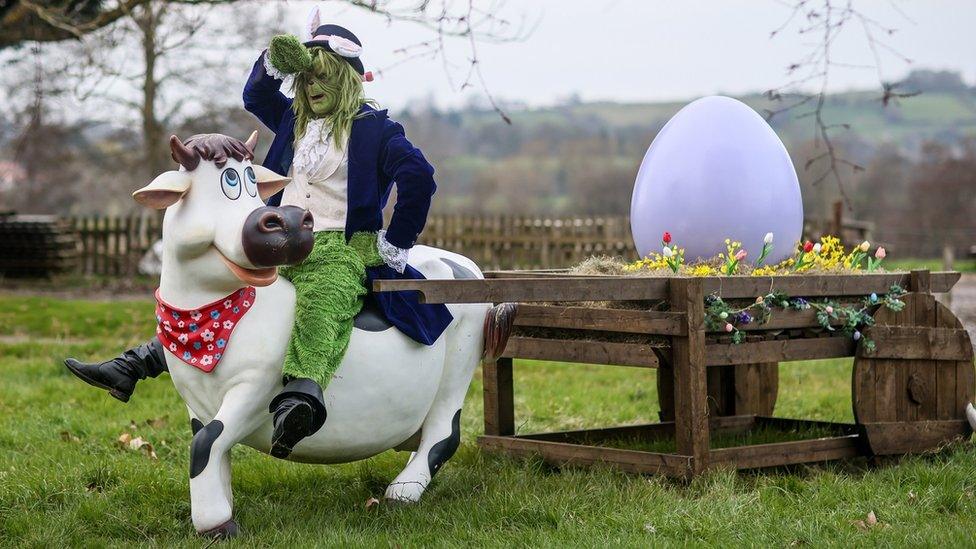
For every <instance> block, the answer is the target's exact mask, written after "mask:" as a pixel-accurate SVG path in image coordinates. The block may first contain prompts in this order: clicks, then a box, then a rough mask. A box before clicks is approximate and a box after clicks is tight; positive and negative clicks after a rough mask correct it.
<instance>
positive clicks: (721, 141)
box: [630, 96, 803, 264]
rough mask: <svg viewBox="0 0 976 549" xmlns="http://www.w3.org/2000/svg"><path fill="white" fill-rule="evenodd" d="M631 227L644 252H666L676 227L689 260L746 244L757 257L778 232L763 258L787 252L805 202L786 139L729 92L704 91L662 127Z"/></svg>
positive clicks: (644, 168)
mask: <svg viewBox="0 0 976 549" xmlns="http://www.w3.org/2000/svg"><path fill="white" fill-rule="evenodd" d="M630 225H631V230H632V231H633V236H634V243H635V244H636V245H637V251H638V252H639V253H640V254H641V256H646V255H648V254H649V253H651V252H656V253H661V236H662V234H663V233H664V232H665V231H668V232H670V233H671V235H672V238H673V239H674V240H673V243H674V244H677V245H678V246H679V247H682V248H685V259H686V261H693V260H694V259H696V258H699V257H701V258H708V257H712V256H715V255H717V254H718V253H719V252H723V251H725V239H726V238H731V239H733V240H737V241H740V242H742V246H743V248H744V249H745V250H746V251H747V252H748V254H749V256H748V257H747V259H746V261H754V260H755V259H756V258H757V257H758V255H759V252H760V251H761V250H762V245H763V237H764V236H765V235H766V233H768V232H771V233H773V235H774V244H773V251H772V253H771V254H770V255H769V258H768V259H767V260H766V264H772V263H778V262H779V261H782V260H784V259H786V258H787V257H790V256H791V255H792V253H793V250H794V245H795V244H796V242H797V241H799V240H800V238H801V236H802V231H803V200H802V198H801V196H800V184H799V181H797V178H796V170H795V169H794V168H793V162H792V161H791V160H790V155H789V154H788V153H787V152H786V147H784V146H783V142H782V141H780V139H779V137H777V136H776V133H775V132H774V131H773V129H772V128H770V127H769V124H767V123H766V121H765V120H763V119H762V117H760V116H759V114H757V113H756V111H754V110H752V109H751V108H750V107H749V106H748V105H746V104H744V103H742V102H741V101H738V100H735V99H732V98H730V97H720V96H714V97H704V98H702V99H698V100H696V101H694V102H692V103H690V104H688V105H686V106H685V107H684V108H683V109H681V110H680V111H678V113H677V114H675V115H674V117H673V118H671V120H669V121H668V123H667V124H666V125H665V126H664V128H662V129H661V132H660V133H658V134H657V137H655V138H654V141H653V142H652V143H651V146H650V148H648V149H647V154H646V155H644V160H643V162H641V167H640V171H638V173H637V182H636V183H635V185H634V196H633V198H632V200H631V204H630Z"/></svg>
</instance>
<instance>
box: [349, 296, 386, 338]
mask: <svg viewBox="0 0 976 549" xmlns="http://www.w3.org/2000/svg"><path fill="white" fill-rule="evenodd" d="M352 325H353V327H355V328H359V329H360V330H365V331H367V332H383V331H386V330H389V329H390V328H392V327H393V324H391V323H390V321H389V320H387V319H386V315H384V314H383V311H381V310H380V306H379V305H377V304H376V302H375V301H374V300H372V299H367V300H366V303H364V304H363V310H361V311H359V314H358V315H356V318H354V319H353V320H352Z"/></svg>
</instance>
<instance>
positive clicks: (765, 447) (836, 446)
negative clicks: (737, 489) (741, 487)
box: [711, 434, 860, 469]
mask: <svg viewBox="0 0 976 549" xmlns="http://www.w3.org/2000/svg"><path fill="white" fill-rule="evenodd" d="M858 438H859V437H858V435H857V434H852V435H843V436H838V437H829V438H819V439H814V440H797V441H793V442H777V443H773V444H755V445H751V446H738V447H736V448H721V449H718V450H712V453H711V465H724V464H730V465H733V466H734V467H736V468H737V469H752V468H759V467H778V466H782V465H793V464H797V463H816V462H821V461H829V460H834V459H844V458H851V457H856V456H858V455H860V451H859V450H858Z"/></svg>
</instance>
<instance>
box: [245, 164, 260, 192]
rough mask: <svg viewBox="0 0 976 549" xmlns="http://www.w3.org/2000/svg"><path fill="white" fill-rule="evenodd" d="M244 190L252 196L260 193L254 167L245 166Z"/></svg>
mask: <svg viewBox="0 0 976 549" xmlns="http://www.w3.org/2000/svg"><path fill="white" fill-rule="evenodd" d="M244 190H245V191H247V194H249V195H251V196H257V195H258V178H257V177H255V175H254V168H252V167H250V166H248V167H246V168H244Z"/></svg>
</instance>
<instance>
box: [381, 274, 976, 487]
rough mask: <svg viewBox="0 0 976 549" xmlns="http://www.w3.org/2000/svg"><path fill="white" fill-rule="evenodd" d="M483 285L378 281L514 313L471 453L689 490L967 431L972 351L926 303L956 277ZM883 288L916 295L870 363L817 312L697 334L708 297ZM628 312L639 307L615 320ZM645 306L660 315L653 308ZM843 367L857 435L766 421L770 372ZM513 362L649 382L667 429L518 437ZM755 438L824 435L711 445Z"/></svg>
mask: <svg viewBox="0 0 976 549" xmlns="http://www.w3.org/2000/svg"><path fill="white" fill-rule="evenodd" d="M488 276H489V278H487V279H486V280H429V281H377V282H376V288H375V289H376V290H377V291H395V290H416V291H418V292H420V294H421V300H422V301H424V302H427V303H479V302H493V303H501V302H516V303H518V304H519V305H518V312H517V314H516V318H515V330H516V331H515V333H514V334H513V336H512V338H511V339H510V340H509V342H508V346H507V348H506V350H505V352H504V354H503V356H502V358H500V359H498V360H497V361H496V362H494V363H491V364H486V365H485V366H484V402H485V434H484V436H482V437H480V438H479V440H478V442H479V445H480V446H481V447H482V448H483V449H485V450H488V451H497V452H503V453H507V454H510V455H517V456H524V455H539V456H541V457H542V458H543V459H544V460H545V461H547V462H550V463H554V464H572V465H591V464H612V465H614V466H616V467H619V468H620V469H623V470H626V471H630V472H635V473H660V474H665V475H669V476H675V477H692V476H694V475H696V474H698V473H700V472H702V471H703V470H705V469H707V468H709V467H714V466H733V467H736V468H739V469H745V468H756V467H769V466H780V465H789V464H797V463H811V462H820V461H826V460H833V459H841V458H848V457H854V456H862V455H883V454H902V453H908V452H918V451H924V450H929V449H932V448H936V447H938V446H940V445H942V444H944V443H945V442H947V441H950V440H953V439H956V438H958V437H962V436H968V435H969V434H970V432H971V431H970V427H969V425H968V423H967V421H966V419H965V407H966V404H967V403H969V402H970V401H971V400H972V398H973V391H974V369H973V347H972V344H971V342H970V338H969V335H968V334H967V332H966V330H965V329H963V327H962V326H961V324H960V322H959V320H958V319H957V318H956V317H955V316H954V315H953V314H952V313H951V312H950V311H949V310H948V309H947V308H945V307H944V306H943V305H942V304H941V303H939V302H937V301H936V300H935V298H934V296H933V294H934V293H941V292H947V291H949V290H950V289H951V288H952V286H953V285H954V284H955V283H956V282H957V281H958V280H959V277H960V275H959V273H956V272H935V273H929V272H928V271H912V272H911V273H884V274H858V275H800V276H776V277H748V276H742V277H704V278H685V277H616V276H580V275H570V274H567V273H562V272H553V271H528V272H518V271H510V272H495V273H489V275H488ZM892 285H899V286H901V287H902V288H904V289H906V290H908V291H909V292H910V293H908V294H907V295H905V296H904V297H903V301H905V303H906V306H905V308H904V309H903V310H902V311H900V312H897V313H896V312H893V311H891V310H889V309H886V308H878V309H877V310H876V311H875V312H874V318H875V320H876V324H875V326H873V327H871V328H869V329H868V330H867V331H866V332H865V335H866V336H867V337H869V338H871V339H873V340H874V341H875V342H876V349H875V350H874V351H873V352H870V353H868V352H865V350H864V349H863V348H862V347H863V346H862V345H857V344H856V343H855V342H854V341H852V339H851V338H850V337H845V336H841V335H833V334H834V333H835V332H831V331H827V330H824V329H822V328H821V327H820V326H819V324H818V322H817V319H816V312H815V311H814V310H812V309H811V310H792V309H791V310H781V309H775V310H774V311H773V314H772V317H771V318H770V319H769V321H768V322H767V323H765V324H759V323H756V322H752V323H750V324H747V325H744V326H741V327H740V329H742V330H744V331H745V332H746V333H747V334H748V336H747V338H746V341H745V342H743V343H739V344H732V343H731V342H730V341H729V340H728V337H727V336H726V335H725V334H722V333H710V332H707V331H706V328H705V311H704V300H705V297H706V296H708V295H711V294H715V295H718V296H720V297H722V298H723V299H724V300H726V301H729V300H736V299H755V298H756V296H760V295H766V294H768V293H769V292H771V291H772V290H779V291H782V292H784V293H785V294H786V295H789V296H790V297H803V298H805V299H807V300H816V299H824V298H829V299H834V300H844V299H859V298H862V297H864V296H867V295H870V294H872V293H876V294H879V295H884V294H885V293H887V292H888V291H889V289H890V288H891V287H892ZM625 301H626V302H634V301H639V302H642V303H647V304H648V307H646V308H641V307H636V308H635V307H634V304H633V303H631V304H630V308H615V307H614V305H615V304H618V303H620V302H625ZM574 302H575V303H574ZM583 302H586V303H585V304H584V303H583ZM543 303H544V304H543ZM651 303H654V304H655V308H656V309H657V310H650V304H651ZM638 305H639V304H638ZM662 309H663V310H662ZM850 356H853V357H855V359H854V368H853V377H852V401H853V407H854V417H855V422H854V423H833V422H823V421H811V420H804V419H784V418H778V417H774V416H773V410H774V407H775V403H776V396H777V386H778V363H779V362H784V361H794V360H809V359H824V358H837V357H850ZM515 358H526V359H541V360H554V361H562V362H569V363H587V364H606V365H616V366H631V367H638V368H656V369H657V373H658V394H659V399H660V407H661V413H660V415H661V417H660V419H661V421H660V422H658V423H651V424H645V425H628V426H622V427H607V428H601V429H585V430H578V431H562V432H550V433H538V434H518V433H516V429H515V425H516V422H515V417H514V406H513V402H514V399H513V383H512V365H513V359H515ZM756 428H763V429H773V430H780V429H782V430H787V431H797V430H798V429H799V430H801V431H802V430H804V429H815V430H816V431H817V432H818V433H820V434H819V435H818V436H817V438H814V439H806V440H794V441H789V442H777V443H771V444H754V445H746V446H737V447H724V448H716V447H713V445H712V437H713V435H716V434H719V433H739V432H748V431H750V430H752V429H756ZM825 432H826V433H827V436H824V433H825ZM667 438H673V439H674V442H675V448H676V451H675V452H674V453H664V452H651V451H642V450H635V449H627V448H619V447H618V448H614V447H612V446H613V444H614V441H619V440H622V439H627V440H631V441H633V440H637V441H644V442H648V441H656V440H660V439H667Z"/></svg>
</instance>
